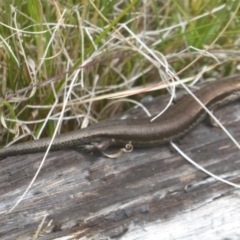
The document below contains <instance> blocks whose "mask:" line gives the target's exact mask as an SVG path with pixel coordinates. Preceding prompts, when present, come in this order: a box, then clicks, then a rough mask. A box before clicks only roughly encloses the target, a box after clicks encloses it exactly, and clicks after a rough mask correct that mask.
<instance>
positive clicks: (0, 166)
mask: <svg viewBox="0 0 240 240" xmlns="http://www.w3.org/2000/svg"><path fill="white" fill-rule="evenodd" d="M162 99H164V100H162ZM164 101H166V99H165V98H158V99H156V100H154V101H153V102H152V103H149V104H148V108H149V109H150V110H151V111H152V112H153V113H154V112H156V111H158V109H159V106H160V104H161V105H164ZM159 103H160V104H159ZM218 112H219V113H220V115H221V116H222V117H223V120H224V121H227V122H229V121H230V123H228V124H227V125H226V126H227V128H228V130H229V131H230V132H231V133H232V134H233V135H234V136H235V137H236V139H237V140H239V139H240V121H239V118H240V106H239V102H236V103H234V104H231V105H228V106H227V107H224V108H222V109H221V110H219V111H218ZM127 114H129V115H131V116H137V115H138V116H143V113H141V111H140V110H136V109H135V110H132V111H129V112H128V113H127ZM177 144H178V145H179V147H180V148H181V149H182V150H183V151H184V152H185V153H187V154H188V155H189V156H190V157H191V158H193V159H194V160H195V161H196V162H198V163H199V164H201V165H202V166H203V167H205V168H207V169H208V170H209V171H211V172H213V173H214V174H217V175H219V176H221V177H223V178H225V179H227V180H229V181H233V182H235V183H238V184H240V152H239V150H238V149H237V148H236V147H235V146H234V144H233V143H232V142H231V141H230V140H229V139H228V138H227V136H226V135H225V134H224V133H223V132H222V130H221V129H220V128H215V127H211V126H209V125H208V124H207V123H206V122H205V123H202V124H201V125H199V126H198V127H197V128H196V129H195V130H194V131H192V132H191V133H190V134H188V135H187V136H186V137H184V138H183V139H181V140H180V141H179V142H178V143H177ZM42 156H43V153H36V154H26V155H22V156H14V157H8V158H6V159H4V160H2V161H0V212H1V215H0V221H1V223H2V224H1V225H0V237H1V239H32V237H33V235H34V233H35V232H36V231H37V229H38V227H39V225H40V223H41V221H42V220H43V218H44V216H46V219H45V221H44V223H43V227H42V229H41V231H40V233H39V235H38V238H37V239H45V240H47V239H57V238H59V239H61V237H62V238H63V237H66V238H67V237H68V238H67V239H127V240H129V239H203V238H205V239H226V238H228V239H239V237H240V230H239V226H238V223H239V222H240V209H239V206H240V199H239V190H238V189H235V188H233V187H230V186H228V185H226V184H223V183H221V182H218V181H216V180H215V179H213V178H211V177H208V176H207V175H206V174H204V173H202V172H201V171H199V170H198V169H196V168H195V167H193V166H192V165H190V164H189V163H188V162H186V160H184V159H183V158H182V157H181V156H180V155H179V154H178V153H177V152H176V151H174V150H172V149H171V148H170V147H169V146H167V145H165V146H159V147H156V148H149V149H134V151H133V152H131V153H128V154H123V155H122V156H121V157H119V158H118V159H117V160H112V159H108V158H106V157H104V156H102V155H100V154H92V155H91V154H89V153H84V152H78V151H75V150H64V149H63V150H62V151H56V152H51V153H50V154H49V156H48V158H47V161H46V163H45V165H44V167H43V169H42V171H41V173H40V175H39V177H38V178H37V180H36V182H35V183H34V186H33V187H32V188H31V189H30V191H29V192H28V194H27V196H26V197H25V198H24V200H23V201H22V202H21V203H20V205H19V206H18V207H17V208H16V209H15V210H14V211H13V212H11V213H7V211H8V210H9V209H10V208H11V207H12V206H13V205H14V204H15V203H16V201H17V200H18V198H19V197H20V196H21V194H22V193H23V192H24V191H25V189H26V188H27V186H28V184H29V183H30V181H31V179H32V177H33V176H34V174H35V172H36V170H37V168H38V166H39V164H40V161H41V159H42ZM48 224H49V226H48V227H47V225H48Z"/></svg>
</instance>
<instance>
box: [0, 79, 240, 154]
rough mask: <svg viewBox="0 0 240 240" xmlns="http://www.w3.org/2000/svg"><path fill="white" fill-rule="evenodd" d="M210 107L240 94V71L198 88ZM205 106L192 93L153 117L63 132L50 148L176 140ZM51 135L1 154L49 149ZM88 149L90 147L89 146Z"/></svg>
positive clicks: (102, 147)
mask: <svg viewBox="0 0 240 240" xmlns="http://www.w3.org/2000/svg"><path fill="white" fill-rule="evenodd" d="M195 95H196V97H197V98H199V99H200V100H201V102H202V103H203V104H204V105H205V106H207V107H208V108H209V109H215V108H217V107H220V106H222V105H225V104H227V103H229V102H232V101H234V100H237V99H239V98H240V75H233V76H229V77H226V78H223V79H221V80H217V81H215V82H212V83H210V84H208V85H207V86H205V87H203V88H201V89H200V90H197V91H196V92H195ZM206 115H207V114H206V112H205V110H204V109H203V108H202V107H201V106H200V105H199V103H197V102H196V101H195V100H194V99H193V97H192V96H190V95H185V96H184V97H183V98H182V99H181V100H179V101H178V102H177V104H175V105H173V106H171V107H170V108H169V109H168V110H167V111H166V112H165V113H164V114H163V115H161V116H160V117H159V118H157V119H156V120H155V121H153V122H151V119H152V117H148V118H141V119H125V120H111V121H103V122H100V123H98V124H95V125H93V126H90V127H88V128H84V129H81V130H77V131H73V132H69V133H65V134H61V135H59V136H57V137H56V138H55V139H54V142H53V144H52V146H51V150H60V149H65V148H72V147H78V146H84V145H87V144H88V146H89V144H90V146H91V147H90V149H92V150H95V149H97V150H100V151H103V150H105V149H106V148H108V147H109V146H125V145H127V144H128V143H131V144H132V146H133V147H134V148H135V147H153V146H157V145H160V144H165V143H168V142H170V141H174V140H176V139H178V138H180V137H182V136H184V135H185V134H186V133H188V132H189V131H190V130H192V129H193V128H194V127H195V126H196V125H197V124H199V123H200V122H201V121H202V120H203V119H204V118H205V117H206ZM50 140H51V138H42V139H39V140H35V141H28V142H24V143H19V144H15V145H12V146H10V147H7V148H4V149H1V150H0V158H3V157H7V156H11V155H17V154H25V153H33V152H40V151H44V150H46V149H47V147H48V146H49V143H50ZM88 149H89V148H88Z"/></svg>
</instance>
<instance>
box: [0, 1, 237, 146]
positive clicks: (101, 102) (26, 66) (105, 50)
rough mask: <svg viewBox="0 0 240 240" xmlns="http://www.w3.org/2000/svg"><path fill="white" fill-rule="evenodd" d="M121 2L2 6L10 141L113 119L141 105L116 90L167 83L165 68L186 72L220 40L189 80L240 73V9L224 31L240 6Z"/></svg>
mask: <svg viewBox="0 0 240 240" xmlns="http://www.w3.org/2000/svg"><path fill="white" fill-rule="evenodd" d="M116 2H117V1H116ZM116 2H115V1H81V3H79V1H73V0H69V1H55V2H54V1H40V0H29V1H13V2H12V5H10V4H9V3H7V1H2V2H1V3H0V6H1V8H0V9H1V10H0V14H1V18H0V19H1V20H0V33H1V35H0V42H1V45H0V46H1V48H0V57H1V71H0V74H1V78H0V94H1V100H0V101H1V105H0V109H1V110H0V114H1V137H2V141H1V145H6V144H7V143H8V142H10V141H12V140H13V139H19V138H25V139H31V138H36V137H37V138H38V137H40V136H51V135H52V134H53V132H54V130H55V128H56V125H57V121H58V120H59V119H61V126H60V128H59V130H58V131H59V133H60V132H68V131H71V130H74V129H76V128H77V127H79V126H80V125H81V124H82V122H84V124H85V125H87V124H88V122H91V123H92V122H96V121H97V120H99V119H102V118H108V117H109V116H111V115H113V114H115V113H116V112H117V111H122V110H124V109H126V108H127V107H129V106H132V103H131V104H127V103H126V102H125V101H122V102H119V101H118V102H117V103H116V104H113V102H114V101H116V100H114V99H112V98H109V97H110V96H111V94H112V96H121V94H122V92H123V91H126V90H131V91H133V92H134V91H135V90H137V89H139V87H142V88H144V87H148V86H150V85H152V84H158V83H159V82H160V80H161V78H160V74H159V73H162V74H165V75H166V70H165V67H166V66H165V65H164V66H161V67H159V66H160V64H159V63H161V62H163V63H164V64H165V63H166V62H168V64H169V66H170V67H171V68H172V69H173V70H174V71H175V72H178V71H181V70H182V69H183V68H184V67H185V66H187V65H188V64H190V63H192V62H193V61H194V59H196V58H197V57H199V56H200V55H201V53H202V52H203V50H205V49H206V48H207V47H208V46H210V45H211V44H212V43H213V41H214V40H215V39H216V38H217V37H218V40H217V41H216V43H214V44H213V46H211V48H210V49H209V50H208V52H209V54H208V55H204V56H202V57H201V58H200V59H199V60H198V61H197V62H195V63H193V64H192V65H191V66H190V67H189V68H187V69H186V70H184V72H183V73H181V78H184V77H189V76H194V75H196V74H198V73H199V72H201V71H203V69H206V70H204V71H206V73H205V74H204V77H205V78H207V77H209V76H215V77H218V76H225V75H229V74H233V73H236V72H237V65H238V61H239V37H240V30H239V12H238V13H237V15H234V17H233V21H232V22H231V24H230V25H229V26H228V27H227V29H226V30H225V31H224V32H223V33H222V34H221V36H219V34H220V33H221V31H222V30H223V29H224V27H225V26H226V24H227V23H228V21H229V19H230V18H231V17H232V16H233V14H234V11H235V10H236V8H237V7H238V6H237V5H238V1H227V3H226V1H220V0H219V1H210V0H209V1H203V0H201V1H180V0H174V1H166V2H165V4H163V3H162V1H157V0H152V1H148V2H147V3H146V4H145V5H143V4H142V1H137V0H133V1H123V2H121V3H120V2H118V4H116ZM160 54H161V55H160ZM164 61H165V62H164ZM216 63H218V64H216ZM209 69H211V71H209ZM166 76H167V75H166ZM131 94H132V92H131ZM147 94H152V95H154V96H155V95H158V94H159V91H155V92H152V93H147ZM142 97H143V94H138V95H135V96H132V98H133V99H135V100H140V99H141V98H142ZM84 124H83V125H84Z"/></svg>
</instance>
